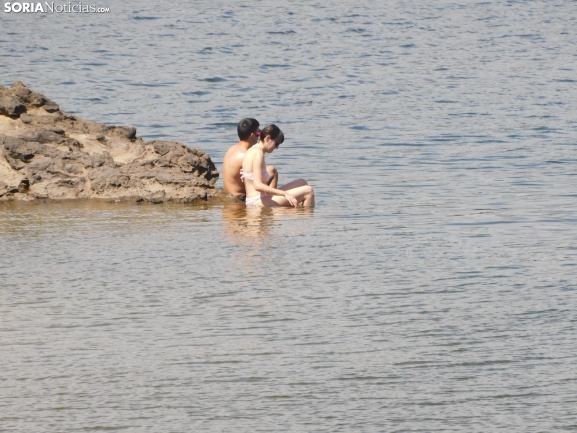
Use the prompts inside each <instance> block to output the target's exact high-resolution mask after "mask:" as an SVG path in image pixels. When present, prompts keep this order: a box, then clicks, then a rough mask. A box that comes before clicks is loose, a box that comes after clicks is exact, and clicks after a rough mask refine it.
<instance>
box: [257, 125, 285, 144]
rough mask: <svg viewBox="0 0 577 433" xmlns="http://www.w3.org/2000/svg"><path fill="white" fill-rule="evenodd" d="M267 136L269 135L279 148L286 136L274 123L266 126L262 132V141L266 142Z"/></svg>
mask: <svg viewBox="0 0 577 433" xmlns="http://www.w3.org/2000/svg"><path fill="white" fill-rule="evenodd" d="M267 135H269V136H270V138H272V139H273V140H274V141H275V142H276V144H277V146H280V144H281V143H282V142H283V141H284V134H283V133H282V131H281V130H280V129H279V127H278V126H276V125H275V124H273V123H271V124H270V125H268V126H265V127H264V129H263V130H262V131H261V132H260V141H264V138H265V137H266V136H267Z"/></svg>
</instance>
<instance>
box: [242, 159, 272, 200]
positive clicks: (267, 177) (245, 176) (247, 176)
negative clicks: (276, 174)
mask: <svg viewBox="0 0 577 433" xmlns="http://www.w3.org/2000/svg"><path fill="white" fill-rule="evenodd" d="M240 178H241V179H242V181H243V182H244V180H245V179H248V180H252V181H254V176H253V174H252V172H251V173H245V172H244V171H242V170H240ZM271 178H272V176H271V175H269V174H268V171H266V168H263V169H262V180H263V182H264V183H266V184H268V181H269V180H270V179H271ZM266 196H268V194H259V195H255V196H253V197H250V198H246V199H245V201H244V204H245V205H246V207H254V203H255V202H256V201H258V200H260V199H261V198H263V197H266Z"/></svg>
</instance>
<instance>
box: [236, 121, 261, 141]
mask: <svg viewBox="0 0 577 433" xmlns="http://www.w3.org/2000/svg"><path fill="white" fill-rule="evenodd" d="M259 126H260V123H258V120H256V119H250V118H247V119H242V120H241V121H240V122H238V127H237V128H236V131H237V132H238V138H240V139H241V140H242V141H248V142H249V143H250V144H255V143H256V142H257V141H258V132H259V129H258V127H259Z"/></svg>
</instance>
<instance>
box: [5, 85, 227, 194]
mask: <svg viewBox="0 0 577 433" xmlns="http://www.w3.org/2000/svg"><path fill="white" fill-rule="evenodd" d="M3 116H4V117H3ZM2 117H3V118H2ZM2 160H4V162H2ZM217 179H218V171H217V170H216V167H215V166H214V163H213V162H212V160H211V159H210V157H209V156H208V155H207V154H206V153H205V152H203V151H202V150H198V149H194V148H191V147H188V146H185V145H183V144H182V143H176V142H171V141H163V140H156V141H152V142H145V141H143V140H142V139H140V138H138V137H137V136H136V128H134V127H131V126H110V125H103V124H99V123H97V122H92V121H89V120H83V119H80V118H79V117H77V116H71V115H69V114H67V113H65V112H63V111H61V110H60V107H59V106H58V104H56V103H54V102H52V101H50V100H49V99H48V98H46V97H45V96H44V95H42V94H40V93H37V92H34V91H32V90H30V89H29V88H28V87H26V86H25V85H24V84H22V83H21V82H15V83H14V84H13V85H12V87H11V88H6V87H2V86H0V201H7V200H31V199H36V198H41V199H55V200H57V199H74V198H96V199H107V200H113V201H117V200H122V199H126V200H134V201H136V202H150V203H162V202H166V201H173V202H174V201H177V202H182V203H193V202H195V201H197V200H207V199H210V198H216V197H218V198H223V197H226V194H225V193H224V191H223V190H222V189H217V188H215V187H214V185H215V183H216V181H217Z"/></svg>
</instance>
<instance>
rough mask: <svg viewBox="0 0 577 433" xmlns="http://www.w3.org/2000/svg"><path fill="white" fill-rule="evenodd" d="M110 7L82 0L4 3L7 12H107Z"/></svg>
mask: <svg viewBox="0 0 577 433" xmlns="http://www.w3.org/2000/svg"><path fill="white" fill-rule="evenodd" d="M109 12H110V8H106V7H98V6H96V5H90V4H84V3H82V2H68V3H55V2H43V3H41V2H36V3H29V2H9V3H4V13H7V14H21V13H28V14H38V13H45V14H62V13H64V14H107V13H109Z"/></svg>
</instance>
